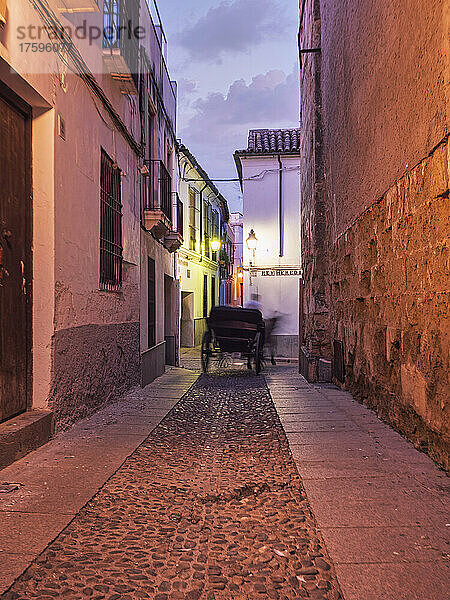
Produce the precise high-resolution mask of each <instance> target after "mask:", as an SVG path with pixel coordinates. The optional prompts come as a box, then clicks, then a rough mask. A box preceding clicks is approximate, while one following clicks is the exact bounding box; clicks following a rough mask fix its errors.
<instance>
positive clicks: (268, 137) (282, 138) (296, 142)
mask: <svg viewBox="0 0 450 600" xmlns="http://www.w3.org/2000/svg"><path fill="white" fill-rule="evenodd" d="M299 151H300V129H299V128H296V129H251V130H250V131H249V133H248V147H247V149H246V150H242V153H243V154H254V153H257V154H264V153H267V154H273V153H274V152H299Z"/></svg>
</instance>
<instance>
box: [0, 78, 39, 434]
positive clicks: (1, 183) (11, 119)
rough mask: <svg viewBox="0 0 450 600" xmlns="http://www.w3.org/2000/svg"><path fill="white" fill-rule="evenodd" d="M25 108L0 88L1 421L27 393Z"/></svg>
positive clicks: (28, 258) (12, 413)
mask: <svg viewBox="0 0 450 600" xmlns="http://www.w3.org/2000/svg"><path fill="white" fill-rule="evenodd" d="M27 113H28V110H27V107H26V106H24V105H22V103H20V105H18V104H17V102H16V101H15V98H13V94H12V93H8V94H6V91H5V90H4V89H3V88H1V89H0V422H1V421H4V420H5V419H8V418H10V417H13V416H15V415H17V414H19V413H21V412H23V411H25V410H26V409H27V404H28V394H29V393H30V386H29V385H28V382H29V367H30V347H29V342H30V335H29V333H30V314H29V311H30V309H31V285H30V281H31V277H30V275H31V242H30V239H31V190H30V175H31V167H30V161H31V151H30V122H29V118H30V117H29V114H27Z"/></svg>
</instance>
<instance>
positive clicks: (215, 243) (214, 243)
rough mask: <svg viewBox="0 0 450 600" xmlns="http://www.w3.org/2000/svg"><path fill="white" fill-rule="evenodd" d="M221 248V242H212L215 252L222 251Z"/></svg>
mask: <svg viewBox="0 0 450 600" xmlns="http://www.w3.org/2000/svg"><path fill="white" fill-rule="evenodd" d="M220 246H221V244H220V242H219V240H216V239H214V240H211V250H212V251H213V252H217V251H218V250H220Z"/></svg>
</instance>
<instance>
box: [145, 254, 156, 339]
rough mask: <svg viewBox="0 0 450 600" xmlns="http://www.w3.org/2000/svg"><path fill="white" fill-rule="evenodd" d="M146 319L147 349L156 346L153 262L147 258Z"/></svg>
mask: <svg viewBox="0 0 450 600" xmlns="http://www.w3.org/2000/svg"><path fill="white" fill-rule="evenodd" d="M147 282H148V283H147V319H148V329H147V331H148V347H149V348H153V346H154V345H155V344H156V277H155V261H154V260H153V258H150V256H149V257H148V262H147Z"/></svg>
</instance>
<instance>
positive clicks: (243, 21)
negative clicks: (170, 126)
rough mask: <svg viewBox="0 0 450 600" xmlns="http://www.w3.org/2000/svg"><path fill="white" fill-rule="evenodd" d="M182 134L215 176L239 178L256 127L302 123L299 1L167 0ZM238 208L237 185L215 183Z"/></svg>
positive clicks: (165, 13) (171, 64) (163, 10)
mask: <svg viewBox="0 0 450 600" xmlns="http://www.w3.org/2000/svg"><path fill="white" fill-rule="evenodd" d="M158 6H159V9H160V12H161V18H162V20H163V25H164V28H165V31H166V35H167V38H168V42H169V48H168V63H169V69H170V74H171V77H172V79H175V80H176V81H177V82H178V86H179V87H178V98H179V104H178V137H179V138H181V139H182V141H183V143H184V144H185V145H186V146H188V147H189V149H190V150H191V151H192V152H193V153H194V155H195V156H196V157H197V159H198V160H199V162H200V163H201V164H202V166H203V167H204V168H205V169H206V170H207V171H208V173H209V175H210V177H211V178H212V179H216V178H217V179H220V178H234V177H237V174H236V169H235V166H234V160H233V152H234V151H235V150H237V149H242V148H245V147H246V146H247V133H248V130H249V129H252V128H262V127H297V126H298V75H297V73H298V68H297V64H298V60H297V56H298V51H297V30H298V0H225V1H224V0H222V1H221V0H195V2H193V1H191V2H189V1H186V0H161V1H160V2H159V3H158ZM217 185H218V186H219V187H220V189H221V191H222V192H223V193H224V195H225V196H226V198H227V199H228V200H229V203H230V208H231V209H232V210H237V209H240V199H239V193H240V188H239V184H237V183H227V184H219V183H218V184H217Z"/></svg>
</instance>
